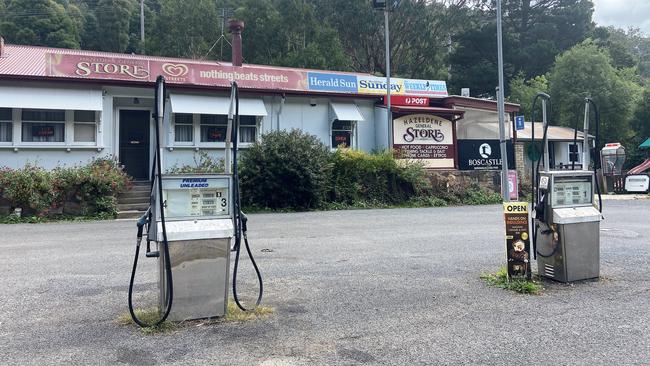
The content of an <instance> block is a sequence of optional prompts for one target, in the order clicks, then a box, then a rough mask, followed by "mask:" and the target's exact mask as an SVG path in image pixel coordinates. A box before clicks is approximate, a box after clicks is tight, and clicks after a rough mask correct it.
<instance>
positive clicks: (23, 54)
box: [0, 44, 372, 76]
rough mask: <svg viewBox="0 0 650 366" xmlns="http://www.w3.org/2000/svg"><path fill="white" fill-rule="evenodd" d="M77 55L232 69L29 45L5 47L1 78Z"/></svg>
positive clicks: (42, 71) (41, 72)
mask: <svg viewBox="0 0 650 366" xmlns="http://www.w3.org/2000/svg"><path fill="white" fill-rule="evenodd" d="M52 53H56V54H60V55H75V56H85V57H93V56H95V57H115V58H122V59H125V58H126V59H132V60H139V61H161V62H165V61H167V62H191V63H194V64H204V65H211V66H232V64H231V63H230V62H224V61H215V60H195V59H187V58H173V57H161V56H147V55H136V54H126V53H114V52H100V51H87V50H74V49H67V48H53V47H40V46H28V45H14V44H5V46H4V52H3V57H1V58H0V75H2V74H5V75H24V76H46V67H47V61H46V57H47V55H48V54H52ZM246 66H254V67H258V68H265V69H269V70H299V71H323V70H312V69H299V68H291V67H282V66H269V65H256V64H244V65H243V67H246ZM336 73H337V74H351V75H366V76H372V75H370V74H366V73H351V72H345V71H336Z"/></svg>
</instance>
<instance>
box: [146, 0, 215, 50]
mask: <svg viewBox="0 0 650 366" xmlns="http://www.w3.org/2000/svg"><path fill="white" fill-rule="evenodd" d="M159 6H160V10H159V13H158V14H157V16H156V20H155V25H154V29H153V33H154V34H155V35H154V36H152V37H151V38H152V40H151V41H147V48H148V49H149V51H148V53H150V54H155V55H164V56H170V57H187V58H195V59H199V58H203V57H204V56H205V55H206V54H207V53H208V51H209V49H210V46H211V45H212V44H213V43H214V42H215V41H216V40H217V39H218V38H219V32H218V29H219V26H218V24H217V18H218V17H217V9H216V7H215V2H214V1H212V0H195V1H191V2H190V1H177V0H160V1H159Z"/></svg>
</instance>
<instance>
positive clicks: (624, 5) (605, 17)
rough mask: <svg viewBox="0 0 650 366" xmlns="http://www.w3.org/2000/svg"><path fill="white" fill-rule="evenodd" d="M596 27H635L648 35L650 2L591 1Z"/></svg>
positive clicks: (621, 0) (638, 0)
mask: <svg viewBox="0 0 650 366" xmlns="http://www.w3.org/2000/svg"><path fill="white" fill-rule="evenodd" d="M593 2H594V20H595V21H596V23H597V24H598V25H604V26H607V25H613V26H615V27H619V28H624V29H627V28H628V27H637V28H641V30H642V31H643V32H644V33H646V34H649V35H650V0H593Z"/></svg>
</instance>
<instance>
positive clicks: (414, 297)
mask: <svg viewBox="0 0 650 366" xmlns="http://www.w3.org/2000/svg"><path fill="white" fill-rule="evenodd" d="M604 214H605V221H603V222H602V224H601V229H602V230H601V275H602V278H601V279H600V280H597V281H586V282H579V283H575V284H572V285H566V284H560V283H553V282H544V283H543V284H544V287H545V290H544V291H543V293H542V294H541V295H539V296H529V295H519V294H516V293H512V292H508V291H505V290H501V289H498V288H491V287H488V286H487V285H485V283H483V282H482V281H481V280H480V279H479V275H480V274H481V273H482V272H487V271H494V270H496V269H497V268H498V267H499V266H501V265H502V264H503V263H504V258H505V249H504V243H503V219H502V208H501V206H498V205H492V206H473V207H448V208H423V209H389V210H351V211H330V212H309V213H289V214H256V215H250V221H249V237H250V240H251V244H252V246H253V249H254V253H255V255H256V258H257V260H258V263H259V264H260V268H261V270H262V271H263V274H264V277H265V290H266V292H265V298H264V303H265V304H266V305H269V306H272V307H274V308H275V313H274V315H272V316H271V317H269V318H267V319H262V320H257V321H253V322H246V323H217V324H207V325H206V324H202V325H201V324H196V325H189V326H184V327H181V328H180V329H178V330H176V331H173V332H171V333H164V334H156V335H146V334H143V333H142V332H140V331H139V330H138V329H136V328H135V327H130V326H124V325H119V324H117V322H116V318H117V317H118V316H119V315H120V314H122V313H124V312H126V311H127V301H126V300H127V287H128V280H129V275H130V270H131V264H132V260H133V259H132V255H133V250H134V237H135V224H134V221H103V222H81V223H52V224H38V225H29V224H26V225H0V269H1V271H0V288H1V289H2V297H1V300H0V339H1V340H2V341H1V342H0V363H1V364H3V365H119V364H128V365H162V364H165V365H202V364H205V365H266V366H271V365H461V364H462V365H465V364H467V365H522V364H532V365H551V364H558V365H644V364H645V365H647V364H650V360H649V356H650V335H649V332H650V315H649V314H650V265H649V260H650V233H649V232H648V231H649V230H650V225H649V224H648V223H649V222H650V221H649V219H648V217H649V216H650V200H638V201H605V211H604ZM141 260H142V261H144V264H143V267H142V271H143V272H142V275H141V276H139V278H138V285H137V286H136V290H137V291H138V299H140V300H141V301H145V300H146V299H149V300H150V303H151V304H153V303H154V302H155V298H156V296H157V292H156V291H157V287H156V286H157V284H156V271H157V269H156V266H155V261H153V260H150V259H149V260H146V259H144V258H143V259H141ZM243 266H244V268H245V269H244V271H245V273H244V274H242V276H243V280H244V281H243V283H242V285H241V286H242V290H241V291H243V292H244V293H246V294H248V297H249V298H252V297H253V295H254V293H255V290H256V288H255V287H254V285H255V284H254V282H253V277H252V271H251V270H250V265H249V264H248V263H247V262H246V261H245V260H244V262H243ZM534 267H535V266H534Z"/></svg>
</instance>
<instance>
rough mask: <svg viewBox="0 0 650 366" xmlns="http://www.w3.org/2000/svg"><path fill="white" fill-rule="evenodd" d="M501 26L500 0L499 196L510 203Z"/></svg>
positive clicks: (498, 34) (498, 46) (498, 48)
mask: <svg viewBox="0 0 650 366" xmlns="http://www.w3.org/2000/svg"><path fill="white" fill-rule="evenodd" d="M501 28H502V25H501V0H497V53H498V56H499V60H498V62H499V88H498V89H497V105H498V109H499V140H500V142H501V144H500V145H501V195H502V196H503V201H504V202H510V189H509V186H510V185H509V182H508V152H507V148H506V142H507V140H506V131H505V130H506V128H505V123H506V122H505V119H506V118H505V100H504V99H505V97H504V95H503V88H504V86H503V84H504V81H503V34H502V30H501Z"/></svg>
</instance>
